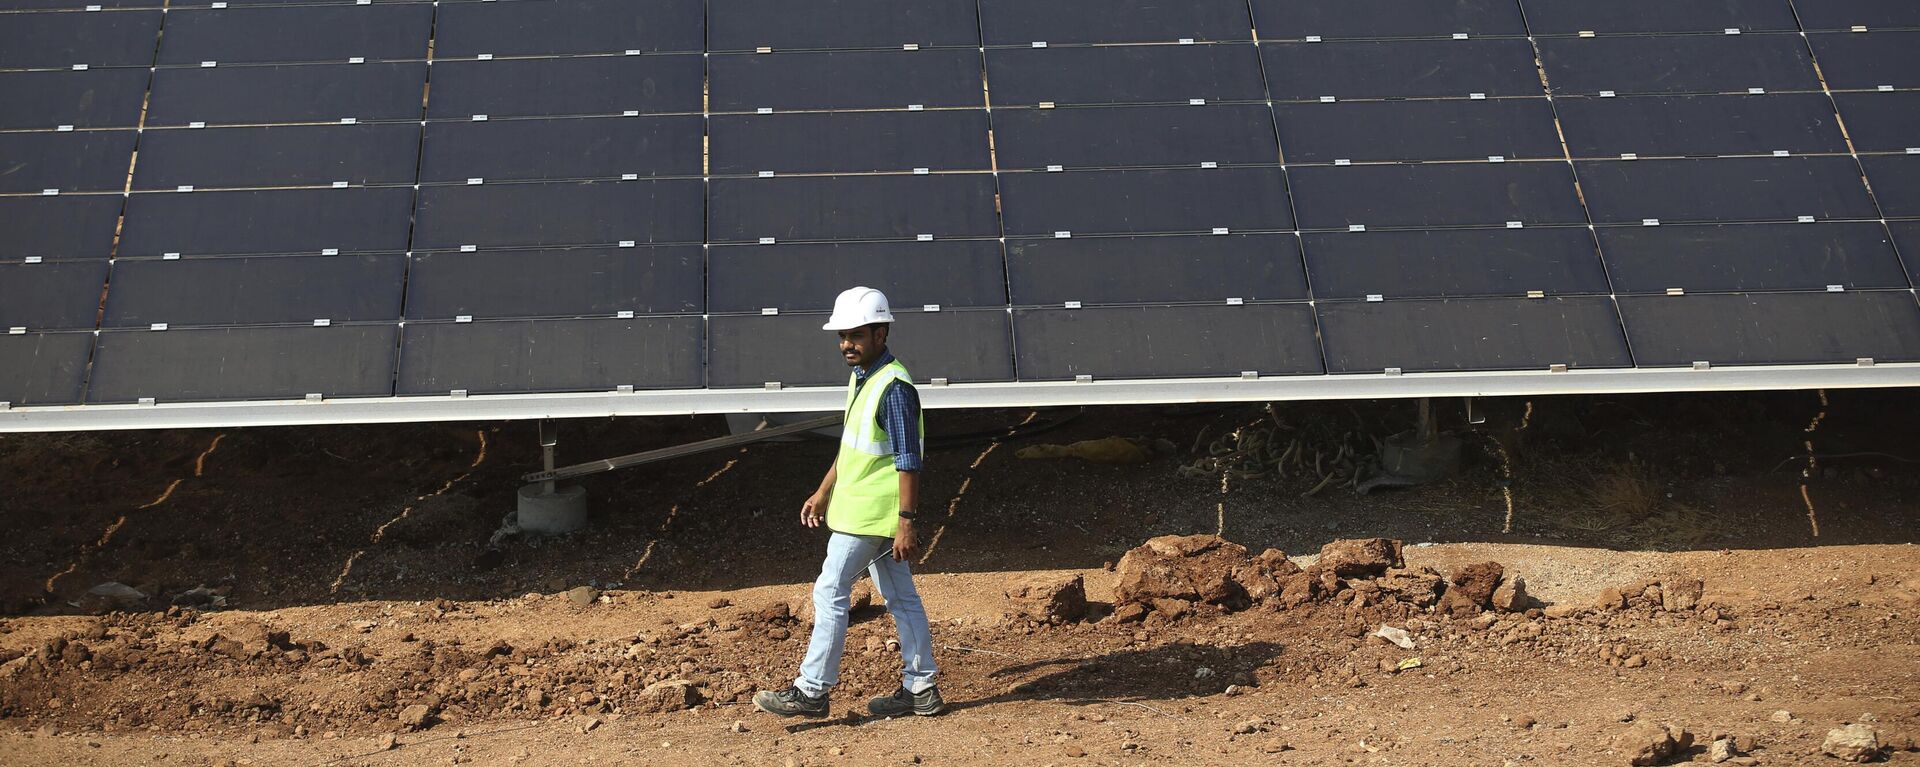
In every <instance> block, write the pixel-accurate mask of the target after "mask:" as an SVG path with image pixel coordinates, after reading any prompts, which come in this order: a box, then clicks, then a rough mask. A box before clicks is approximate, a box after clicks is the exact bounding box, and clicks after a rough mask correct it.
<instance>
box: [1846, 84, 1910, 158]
mask: <svg viewBox="0 0 1920 767" xmlns="http://www.w3.org/2000/svg"><path fill="white" fill-rule="evenodd" d="M1833 101H1834V103H1835V104H1837V105H1839V107H1840V117H1841V119H1844V120H1846V123H1847V137H1848V138H1851V139H1853V147H1854V149H1856V150H1859V151H1862V152H1900V151H1905V150H1906V149H1907V148H1908V147H1920V91H1892V92H1886V93H1882V92H1880V91H1869V92H1866V93H1835V94H1833Z"/></svg>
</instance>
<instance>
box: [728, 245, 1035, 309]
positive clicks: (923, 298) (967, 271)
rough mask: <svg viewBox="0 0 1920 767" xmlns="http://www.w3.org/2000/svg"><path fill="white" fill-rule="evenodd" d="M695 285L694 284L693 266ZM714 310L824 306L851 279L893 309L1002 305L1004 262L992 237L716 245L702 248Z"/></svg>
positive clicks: (828, 306) (850, 283)
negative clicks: (880, 294)
mask: <svg viewBox="0 0 1920 767" xmlns="http://www.w3.org/2000/svg"><path fill="white" fill-rule="evenodd" d="M694 277H695V282H694V288H695V289H696V290H697V289H698V288H699V287H700V284H699V274H698V271H697V266H696V272H695V275H694ZM706 279H707V282H706V284H707V289H708V292H710V293H711V294H712V309H711V310H712V311H714V312H758V311H760V310H762V309H768V308H771V309H779V310H781V311H822V310H827V309H831V308H833V298H834V296H835V295H836V294H838V293H839V292H840V291H841V290H845V289H846V288H847V286H849V285H856V284H857V285H867V286H869V287H873V288H877V289H879V290H880V291H881V292H883V293H886V294H887V298H888V300H889V301H891V302H892V304H893V305H894V306H896V307H916V306H925V305H927V304H935V305H939V306H942V307H959V308H967V307H981V306H1003V305H1005V304H1006V303H1007V273H1006V266H1005V264H1004V263H1003V261H1002V259H1001V255H1000V243H999V242H996V241H994V240H945V241H942V240H935V241H933V242H911V243H896V242H884V243H880V242H833V243H791V244H780V245H716V246H714V247H712V248H710V249H709V250H708V254H707V274H706Z"/></svg>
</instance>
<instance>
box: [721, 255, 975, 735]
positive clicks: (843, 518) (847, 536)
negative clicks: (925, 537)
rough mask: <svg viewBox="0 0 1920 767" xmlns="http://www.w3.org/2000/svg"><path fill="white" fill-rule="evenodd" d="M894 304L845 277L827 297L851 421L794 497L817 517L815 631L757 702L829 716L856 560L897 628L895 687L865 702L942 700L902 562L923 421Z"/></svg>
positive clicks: (909, 536) (910, 541)
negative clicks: (896, 331) (897, 337)
mask: <svg viewBox="0 0 1920 767" xmlns="http://www.w3.org/2000/svg"><path fill="white" fill-rule="evenodd" d="M892 322H893V312H892V310H891V309H889V308H888V306H887V297H886V296H885V295H883V294H882V293H881V292H880V291H878V290H874V289H872V288H852V289H850V290H847V291H846V292H844V293H841V294H840V296H839V298H837V299H835V300H834V302H833V316H832V317H830V318H828V319H827V324H826V325H825V326H823V328H822V329H823V330H832V331H836V332H838V333H839V335H840V354H841V356H842V357H844V358H845V359H846V361H847V365H848V366H849V367H851V368H853V375H852V377H851V379H850V380H849V381H848V384H847V414H846V426H845V429H846V431H845V432H844V433H843V434H842V436H841V437H840V453H839V455H838V456H837V457H836V458H835V459H834V462H833V465H832V466H831V467H829V468H828V469H827V476H826V478H825V479H822V480H821V481H820V489H818V490H816V491H814V493H813V496H812V497H810V498H808V499H807V500H806V503H804V504H802V505H801V506H800V524H802V525H806V526H807V527H819V526H820V523H821V522H822V521H823V520H824V521H825V522H826V525H827V529H828V530H830V531H832V535H831V536H830V537H829V538H828V539H827V558H826V562H825V563H823V564H822V565H821V567H820V578H819V579H818V580H816V581H814V584H813V638H812V639H811V640H810V641H809V642H808V643H807V657H806V660H805V661H803V662H802V663H801V664H800V676H799V678H797V679H795V680H793V686H791V687H788V688H787V689H784V690H779V691H777V692H776V691H762V692H759V693H757V694H755V695H754V696H753V704H754V705H755V706H758V707H760V709H761V710H762V711H766V712H768V713H771V714H779V715H781V716H826V714H827V691H828V690H829V689H830V688H832V687H833V685H834V684H835V683H837V682H839V681H840V654H841V651H842V650H843V649H845V647H846V641H847V607H848V603H849V601H850V599H851V595H852V591H853V582H854V580H855V579H857V578H859V577H860V571H861V570H863V569H864V570H867V571H869V572H871V573H872V574H873V585H874V587H875V588H876V589H878V590H879V592H880V596H881V598H882V599H885V600H886V602H887V612H889V613H891V614H892V615H893V623H894V626H895V627H896V628H897V629H898V630H899V632H900V663H901V667H902V668H901V680H900V689H898V690H895V691H894V692H893V694H892V695H886V696H882V697H879V698H874V699H873V700H871V701H868V702H867V710H868V711H870V712H872V713H873V714H874V715H875V716H904V715H906V714H909V713H911V714H916V715H919V716H933V715H934V714H938V713H940V712H942V711H945V710H946V702H945V701H943V700H941V699H940V690H939V689H938V688H936V687H934V683H933V676H934V672H935V668H934V664H933V636H932V634H931V632H929V631H928V629H927V613H926V611H925V610H923V609H922V608H921V606H920V594H919V593H918V592H917V591H915V590H914V588H913V573H912V572H911V571H910V570H909V569H908V565H907V562H908V561H909V560H911V559H912V558H913V556H914V554H916V553H918V552H919V550H920V544H919V541H918V540H917V539H916V538H915V537H914V529H913V518H914V509H913V507H914V501H915V500H916V498H917V496H918V495H919V492H918V491H919V486H920V465H921V456H922V454H923V453H924V452H925V450H924V448H925V443H924V440H923V439H922V436H921V435H922V431H923V426H924V423H923V421H922V419H921V417H920V395H919V394H918V393H917V392H916V391H915V390H914V388H913V379H912V377H910V376H909V375H908V374H907V368H906V367H905V366H904V365H901V364H900V361H899V360H897V359H894V358H893V354H892V353H891V352H888V351H887V334H888V330H889V327H890V323H892Z"/></svg>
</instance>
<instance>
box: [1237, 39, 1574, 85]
mask: <svg viewBox="0 0 1920 767" xmlns="http://www.w3.org/2000/svg"><path fill="white" fill-rule="evenodd" d="M1260 58H1261V62H1262V64H1263V66H1264V67H1265V72H1266V80H1267V91H1268V93H1270V94H1271V96H1272V98H1273V100H1275V101H1317V100H1321V99H1322V98H1323V97H1326V96H1332V97H1334V98H1337V99H1379V98H1441V97H1456V98H1467V97H1469V96H1471V95H1472V94H1475V93H1479V94H1483V95H1485V96H1487V97H1490V98H1491V97H1500V96H1538V95H1542V93H1543V91H1542V90H1541V87H1540V76H1539V73H1538V71H1537V70H1536V68H1535V67H1534V63H1533V60H1534V51H1533V46H1532V45H1531V44H1530V43H1528V42H1527V41H1526V40H1525V39H1520V38H1470V39H1467V40H1452V39H1448V40H1385V41H1344V42H1343V41H1328V42H1321V43H1307V42H1263V43H1261V44H1260Z"/></svg>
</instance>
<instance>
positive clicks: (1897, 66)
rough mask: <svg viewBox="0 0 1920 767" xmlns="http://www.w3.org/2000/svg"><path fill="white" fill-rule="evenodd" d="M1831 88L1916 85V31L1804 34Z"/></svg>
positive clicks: (1919, 63)
mask: <svg viewBox="0 0 1920 767" xmlns="http://www.w3.org/2000/svg"><path fill="white" fill-rule="evenodd" d="M1807 42H1808V43H1810V44H1812V45H1813V55H1814V57H1815V58H1816V59H1818V60H1819V61H1820V74H1821V75H1822V76H1823V77H1825V78H1826V82H1827V87H1829V88H1833V89H1834V90H1865V89H1871V88H1881V87H1886V86H1892V87H1895V88H1920V31H1908V32H1874V33H1871V34H1864V35H1862V34H1852V33H1842V32H1820V33H1815V34H1811V35H1807Z"/></svg>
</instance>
